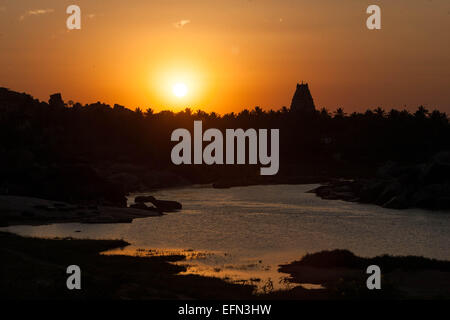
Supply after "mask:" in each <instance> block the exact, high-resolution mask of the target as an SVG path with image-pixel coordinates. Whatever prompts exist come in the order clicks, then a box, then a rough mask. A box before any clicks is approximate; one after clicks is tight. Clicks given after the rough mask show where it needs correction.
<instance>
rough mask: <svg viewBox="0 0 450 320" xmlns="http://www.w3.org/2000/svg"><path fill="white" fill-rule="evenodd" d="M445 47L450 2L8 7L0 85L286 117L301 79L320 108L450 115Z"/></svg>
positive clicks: (2, 1)
mask: <svg viewBox="0 0 450 320" xmlns="http://www.w3.org/2000/svg"><path fill="white" fill-rule="evenodd" d="M70 4H77V5H79V6H80V7H81V10H82V29H81V30H72V31H69V30H67V28H66V19H67V17H68V14H66V8H67V6H68V5H70ZM370 4H378V5H379V6H380V7H381V9H382V30H379V31H370V30H368V29H367V28H366V18H367V17H368V15H367V14H366V8H367V7H368V6H369V5H370ZM449 39H450V1H448V0H396V1H392V0H390V1H376V0H370V1H362V0H342V1H336V0H333V1H331V0H314V1H313V0H308V1H306V0H276V1H275V0H226V1H225V0H223V1H222V0H221V1H214V0H208V1H206V0H158V1H156V0H126V1H125V0H108V1H102V0H86V1H75V0H71V1H65V0H39V1H37V0H0V86H4V87H8V88H10V89H12V90H16V91H21V92H27V93H30V94H32V95H33V96H35V97H37V98H39V99H41V100H48V96H49V94H51V93H55V92H61V93H62V95H63V98H64V99H65V100H66V101H68V100H74V101H79V102H81V103H91V102H96V101H102V102H106V103H109V104H114V103H118V104H122V105H124V106H126V107H129V108H132V109H134V108H135V107H141V108H144V109H145V108H147V107H151V108H153V109H155V110H162V109H173V110H179V109H181V108H184V107H191V108H193V109H198V108H201V109H203V110H205V111H216V112H219V113H225V112H231V111H235V112H236V111H240V110H242V109H243V108H253V107H254V106H261V107H262V108H264V109H270V108H273V109H279V108H281V107H282V106H289V104H290V100H291V98H292V95H293V93H294V90H295V85H296V83H297V82H301V81H302V80H303V81H307V82H308V83H309V84H310V89H311V92H312V94H313V97H314V98H315V102H316V106H317V107H327V108H329V109H331V110H334V109H336V108H337V107H343V108H344V109H345V111H347V112H352V111H363V110H365V109H367V108H374V107H378V106H381V107H383V108H385V109H390V108H393V107H397V108H403V107H404V106H405V105H406V106H407V108H408V109H410V110H414V109H415V108H416V107H417V106H418V105H420V104H424V105H427V106H429V108H430V109H433V108H438V109H440V110H443V111H446V112H449V113H450V89H449V88H450V40H449ZM177 84H178V87H177V88H178V89H177V90H178V91H177V92H178V94H174V92H173V90H174V86H176V85H177ZM179 84H183V85H185V86H186V88H184V87H183V86H181V87H180V86H179ZM184 89H187V92H183V91H184ZM183 93H185V94H183ZM177 95H178V96H177Z"/></svg>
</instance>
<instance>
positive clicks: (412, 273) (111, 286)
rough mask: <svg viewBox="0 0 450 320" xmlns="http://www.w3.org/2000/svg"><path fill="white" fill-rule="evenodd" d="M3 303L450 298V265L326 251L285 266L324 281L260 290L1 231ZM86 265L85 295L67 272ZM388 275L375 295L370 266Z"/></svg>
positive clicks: (155, 260)
mask: <svg viewBox="0 0 450 320" xmlns="http://www.w3.org/2000/svg"><path fill="white" fill-rule="evenodd" d="M0 241H1V243H2V246H1V247H0V260H1V261H2V263H1V264H0V299H39V300H42V299H58V300H61V299H126V300H129V299H183V300H187V299H208V300H211V299H233V300H254V299H259V300H264V299H295V300H298V299H301V300H311V299H313V300H316V299H333V300H335V299H347V300H355V299H378V298H382V299H406V298H427V299H435V298H437V299H449V298H450V262H448V261H437V260H432V259H426V258H421V257H390V256H382V257H376V258H370V259H369V258H360V257H357V256H355V255H354V254H352V253H351V252H349V251H346V250H335V251H324V252H319V253H315V254H309V255H306V256H304V257H303V258H302V259H301V260H299V261H296V262H292V263H291V264H288V265H283V266H280V269H279V270H280V271H281V272H284V273H287V274H289V275H290V278H289V279H287V280H286V281H289V282H290V283H293V284H303V285H304V284H317V285H318V286H319V287H320V288H318V289H306V288H305V287H303V286H296V287H292V288H291V289H288V290H282V291H272V290H267V292H266V293H264V294H257V293H255V290H254V289H255V288H254V287H253V286H251V285H245V284H236V283H230V282H228V281H225V280H223V279H218V278H212V277H204V276H197V275H180V274H179V273H181V272H184V271H186V268H187V266H184V265H180V264H178V263H177V264H174V263H173V262H179V261H183V260H184V259H185V257H184V256H183V255H169V256H145V257H141V256H140V257H136V256H124V255H103V254H100V253H101V252H104V251H108V250H112V249H115V248H123V247H126V246H128V243H127V242H125V241H122V240H75V239H72V238H68V239H37V238H25V237H20V236H17V235H13V234H10V233H5V232H0ZM74 263H76V264H77V265H79V266H81V268H82V288H83V289H82V290H72V291H71V290H67V287H66V280H67V274H66V268H67V267H68V266H69V265H72V264H74ZM371 264H376V265H378V266H380V268H381V271H382V282H381V286H382V290H368V289H367V287H366V279H367V277H368V275H367V274H366V268H367V267H368V266H369V265H371Z"/></svg>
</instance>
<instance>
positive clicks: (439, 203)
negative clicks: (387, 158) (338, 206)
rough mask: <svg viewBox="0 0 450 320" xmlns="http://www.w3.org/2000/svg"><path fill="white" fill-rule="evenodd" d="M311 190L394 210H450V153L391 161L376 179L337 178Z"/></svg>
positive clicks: (329, 196)
mask: <svg viewBox="0 0 450 320" xmlns="http://www.w3.org/2000/svg"><path fill="white" fill-rule="evenodd" d="M311 192H314V193H315V194H317V195H318V196H319V197H321V198H323V199H328V200H344V201H355V202H362V203H372V204H376V205H379V206H383V207H385V208H392V209H408V208H422V209H430V210H450V153H449V152H444V153H440V154H438V155H436V156H434V157H433V158H432V159H430V160H429V161H428V162H426V163H421V164H416V165H400V164H395V163H388V164H386V165H385V166H383V167H381V168H380V169H379V170H378V172H377V175H376V177H374V178H373V179H357V180H351V181H349V180H335V181H331V182H329V183H328V184H326V185H324V186H321V187H318V188H316V189H314V190H312V191H311Z"/></svg>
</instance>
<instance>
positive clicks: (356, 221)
mask: <svg viewBox="0 0 450 320" xmlns="http://www.w3.org/2000/svg"><path fill="white" fill-rule="evenodd" d="M314 187H316V185H277V186H251V187H238V188H232V189H213V188H210V187H205V186H199V187H189V188H181V189H168V190H161V191H158V192H154V193H152V195H154V196H155V197H156V198H158V199H170V200H177V201H180V202H181V203H182V204H183V210H182V211H180V212H174V213H169V214H167V215H164V216H162V217H151V218H145V219H137V220H134V221H133V223H131V224H107V225H83V224H78V223H70V224H55V225H48V226H38V227H31V226H15V227H9V228H6V230H9V231H12V232H15V233H19V234H21V235H32V236H40V237H56V236H57V237H65V236H71V237H77V238H92V239H124V240H126V241H128V242H130V243H131V244H132V246H131V247H128V248H126V249H125V250H123V251H120V250H116V251H115V253H117V252H122V253H125V254H139V255H148V254H150V255H151V254H155V251H152V252H148V251H144V250H148V249H160V250H159V251H157V253H158V254H161V253H162V254H164V253H179V252H181V253H185V254H187V256H188V260H187V262H184V263H188V264H190V265H191V268H190V269H189V271H188V272H191V273H199V274H206V275H214V276H219V277H229V278H231V279H234V280H236V279H246V280H248V279H252V278H253V281H254V282H256V281H257V280H256V278H258V279H261V281H259V282H257V284H259V286H260V287H261V286H263V284H266V283H267V282H268V279H269V278H270V279H271V281H272V282H273V285H274V287H275V288H281V287H283V286H284V282H283V281H281V280H282V278H283V276H285V275H283V274H280V273H278V272H277V266H278V265H279V264H282V263H288V262H291V261H293V260H298V259H299V258H301V257H302V256H303V255H304V254H305V253H307V252H317V251H320V250H325V249H336V248H340V249H349V250H351V251H353V252H354V253H355V254H358V255H361V256H375V255H380V254H385V253H388V254H395V255H421V256H426V257H431V258H438V259H446V260H450V213H444V212H430V211H425V210H404V211H397V210H389V209H384V208H380V207H377V206H373V205H362V204H357V203H349V202H343V201H329V200H322V199H320V198H318V197H316V196H315V195H314V194H311V193H305V192H306V191H308V190H310V189H312V188H314ZM132 199H134V197H133V198H132ZM76 231H81V232H76ZM136 249H141V250H139V251H136Z"/></svg>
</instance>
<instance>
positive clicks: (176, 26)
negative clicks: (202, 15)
mask: <svg viewBox="0 0 450 320" xmlns="http://www.w3.org/2000/svg"><path fill="white" fill-rule="evenodd" d="M188 23H191V20H180V21H178V22H175V23H174V24H173V25H174V27H175V28H178V29H181V28H183V27H184V26H185V25H187V24H188Z"/></svg>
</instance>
